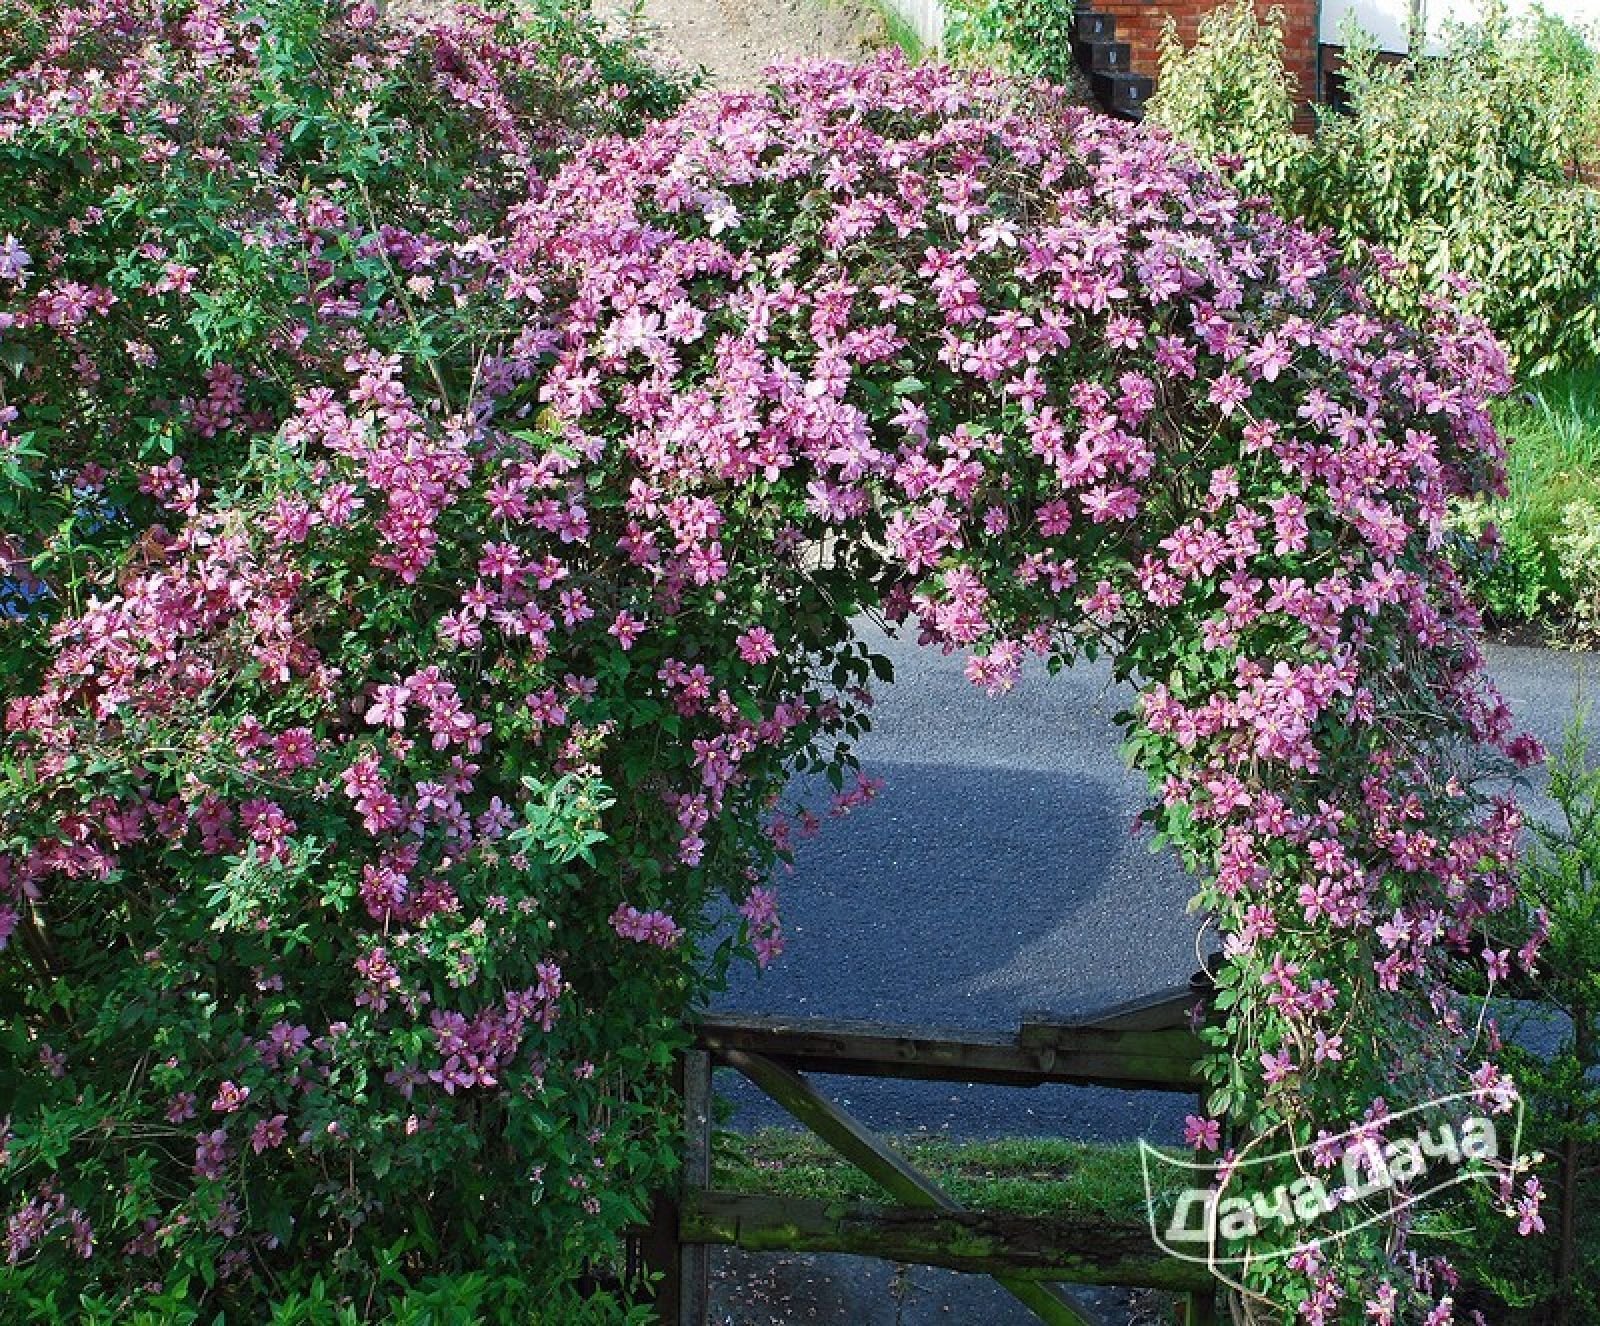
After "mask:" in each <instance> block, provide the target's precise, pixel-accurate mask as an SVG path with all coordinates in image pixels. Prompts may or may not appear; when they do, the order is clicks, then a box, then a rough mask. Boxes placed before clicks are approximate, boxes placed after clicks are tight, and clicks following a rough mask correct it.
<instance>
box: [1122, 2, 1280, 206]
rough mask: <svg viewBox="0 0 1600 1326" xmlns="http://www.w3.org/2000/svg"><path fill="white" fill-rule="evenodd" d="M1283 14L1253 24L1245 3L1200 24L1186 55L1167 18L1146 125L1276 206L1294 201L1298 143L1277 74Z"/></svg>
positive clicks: (1270, 13)
mask: <svg viewBox="0 0 1600 1326" xmlns="http://www.w3.org/2000/svg"><path fill="white" fill-rule="evenodd" d="M1283 24H1284V16H1283V10H1281V9H1279V8H1276V7H1274V8H1273V9H1271V10H1269V11H1268V13H1267V15H1266V17H1265V18H1262V19H1257V17H1256V13H1255V9H1254V7H1253V6H1251V5H1250V4H1248V3H1245V4H1239V5H1224V6H1223V7H1221V8H1220V9H1215V10H1212V11H1211V13H1209V14H1207V15H1206V16H1205V17H1204V18H1202V19H1201V20H1200V30H1199V34H1198V36H1197V37H1196V40H1195V44H1194V46H1193V47H1191V48H1190V49H1189V50H1188V51H1185V50H1184V48H1183V44H1182V42H1181V41H1180V40H1179V38H1178V31H1177V26H1176V25H1175V24H1174V23H1173V22H1172V20H1171V19H1170V18H1169V19H1168V20H1167V25H1166V29H1165V31H1164V32H1163V33H1162V36H1161V77H1160V80H1159V82H1158V83H1157V85H1156V94H1155V96H1154V97H1152V98H1151V99H1150V104H1149V106H1148V108H1147V110H1146V116H1145V117H1146V119H1148V120H1149V121H1150V122H1151V123H1152V124H1158V125H1161V126H1162V127H1163V128H1166V129H1169V130H1171V132H1172V133H1173V134H1175V135H1176V136H1177V137H1179V138H1181V139H1183V140H1184V141H1185V142H1187V143H1189V144H1191V145H1192V146H1193V147H1194V148H1195V149H1196V150H1197V151H1198V152H1199V153H1200V154H1201V155H1202V156H1205V157H1207V158H1209V159H1215V160H1220V161H1222V162H1224V163H1226V165H1227V168H1228V169H1229V170H1230V172H1231V173H1232V175H1233V177H1234V179H1235V180H1236V181H1237V183H1238V184H1239V186H1240V187H1241V188H1242V189H1245V190H1246V191H1248V192H1252V193H1267V194H1270V195H1272V197H1273V198H1274V199H1276V200H1277V201H1278V202H1279V203H1280V205H1282V204H1285V203H1292V201H1293V200H1294V199H1295V198H1296V197H1297V195H1298V189H1299V183H1300V179H1301V174H1302V172H1303V170H1304V159H1305V156H1306V153H1307V151H1308V144H1307V142H1306V140H1305V139H1303V138H1301V137H1300V136H1299V135H1297V134H1296V133H1295V132H1294V131H1293V128H1292V125H1293V122H1294V107H1295V98H1296V96H1297V94H1298V93H1297V89H1296V87H1295V80H1294V77H1293V75H1291V74H1290V73H1289V72H1288V70H1287V69H1286V68H1285V67H1284V59H1283Z"/></svg>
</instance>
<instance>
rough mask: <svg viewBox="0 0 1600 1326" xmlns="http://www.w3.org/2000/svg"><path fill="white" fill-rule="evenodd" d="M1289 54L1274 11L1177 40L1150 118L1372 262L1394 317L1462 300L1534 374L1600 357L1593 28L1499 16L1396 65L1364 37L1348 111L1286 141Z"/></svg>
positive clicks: (1356, 41)
mask: <svg viewBox="0 0 1600 1326" xmlns="http://www.w3.org/2000/svg"><path fill="white" fill-rule="evenodd" d="M1281 50H1282V40H1281V21H1280V20H1279V19H1278V18H1277V17H1275V16H1271V15H1269V16H1268V18H1267V19H1265V20H1258V19H1257V18H1256V17H1255V15H1254V12H1253V10H1252V9H1251V6H1250V5H1249V4H1248V3H1241V4H1237V5H1234V6H1231V7H1229V8H1225V9H1223V10H1220V11H1218V12H1217V13H1215V14H1213V15H1212V16H1211V17H1210V18H1209V19H1208V20H1207V23H1206V25H1205V26H1204V27H1203V29H1202V34H1201V37H1200V40H1199V41H1198V42H1197V44H1196V45H1195V47H1194V48H1193V49H1191V50H1189V51H1184V50H1182V49H1181V48H1180V47H1179V46H1178V44H1177V42H1176V41H1175V40H1172V39H1170V38H1169V40H1168V42H1167V44H1166V47H1165V49H1164V50H1163V54H1162V62H1161V78H1160V92H1159V93H1158V95H1157V97H1156V98H1155V99H1154V100H1153V102H1152V107H1151V115H1152V118H1154V119H1156V120H1158V121H1159V122H1160V123H1163V124H1165V125H1167V126H1168V127H1169V128H1171V129H1172V130H1173V131H1174V132H1175V133H1177V134H1178V135H1179V136H1181V137H1183V138H1185V139H1187V140H1188V141H1190V142H1191V143H1193V144H1194V145H1195V146H1196V147H1197V148H1198V149H1199V150H1200V151H1201V152H1203V153H1205V154H1207V155H1211V156H1215V157H1218V158H1219V159H1220V162H1221V164H1222V165H1223V166H1224V168H1225V169H1227V170H1229V171H1231V172H1232V173H1234V174H1236V175H1237V176H1238V178H1239V179H1240V181H1241V183H1243V184H1244V185H1245V186H1246V187H1247V188H1252V189H1260V190H1264V191H1265V192H1267V193H1269V194H1270V195H1271V196H1272V198H1273V200H1274V201H1275V202H1276V203H1277V204H1278V206H1279V207H1280V208H1281V209H1283V210H1285V211H1287V212H1289V213H1291V214H1294V215H1298V216H1301V217H1303V218H1304V219H1305V220H1306V221H1308V222H1309V223H1311V224H1312V225H1314V226H1329V227H1331V228H1332V229H1333V231H1334V233H1335V234H1336V235H1337V236H1338V238H1339V239H1340V241H1341V243H1342V244H1343V245H1344V247H1345V249H1346V251H1347V253H1348V254H1349V255H1350V256H1351V257H1353V258H1356V259H1361V258H1363V257H1365V256H1367V255H1369V254H1370V255H1374V256H1377V257H1378V258H1379V259H1380V261H1382V262H1383V263H1384V265H1385V268H1386V272H1387V276H1388V279H1387V280H1386V281H1385V282H1384V283H1383V284H1382V286H1381V288H1379V289H1378V290H1377V291H1376V292H1375V293H1376V295H1377V297H1378V299H1379V302H1380V304H1381V305H1382V306H1383V307H1384V308H1385V310H1386V311H1388V312H1391V313H1394V314H1397V315H1400V316H1402V317H1405V318H1407V319H1409V320H1411V321H1417V320H1420V319H1421V318H1422V317H1424V316H1425V309H1426V301H1427V300H1428V298H1429V297H1430V296H1433V295H1436V294H1439V293H1441V292H1443V291H1447V290H1450V291H1460V292H1461V293H1462V295H1463V298H1464V299H1465V301H1466V302H1467V304H1468V306H1469V307H1471V308H1474V309H1475V310H1477V311H1480V312H1481V313H1482V314H1483V315H1484V316H1485V317H1486V318H1487V319H1488V320H1489V322H1490V324H1491V325H1492V326H1493V327H1494V329H1495V331H1496V332H1497V333H1498V334H1499V335H1500V336H1501V338H1502V339H1503V340H1505V342H1506V343H1507V345H1508V346H1509V348H1510V349H1511V350H1512V352H1513V354H1514V356H1515V357H1516V359H1517V362H1518V366H1519V368H1520V370H1521V372H1522V373H1523V374H1524V375H1525V376H1527V377H1533V376H1537V375H1538V374H1541V373H1544V372H1548V371H1550V370H1552V369H1556V368H1559V367H1562V366H1573V365H1580V364H1583V363H1585V362H1587V361H1589V360H1592V359H1594V358H1595V357H1596V356H1597V355H1600V191H1596V189H1594V188H1592V187H1590V186H1589V185H1588V184H1586V183H1584V182H1583V178H1582V177H1583V176H1584V174H1585V172H1589V173H1590V174H1591V176H1592V172H1593V170H1594V168H1595V166H1596V164H1597V156H1596V141H1597V140H1596V125H1597V120H1600V112H1597V111H1596V109H1595V107H1596V106H1597V105H1600V78H1597V73H1596V69H1597V65H1596V57H1595V53H1594V51H1593V50H1592V49H1591V48H1590V47H1589V46H1588V45H1586V43H1585V41H1584V39H1583V37H1582V35H1581V34H1580V33H1578V32H1576V31H1575V30H1573V29H1572V28H1570V27H1567V26H1566V25H1564V24H1562V22H1561V21H1560V20H1559V19H1557V18H1554V17H1552V16H1540V17H1539V18H1537V19H1535V20H1530V21H1529V22H1527V23H1525V24H1522V25H1513V24H1512V23H1510V22H1509V21H1508V20H1507V19H1506V18H1505V17H1504V15H1503V14H1501V13H1495V12H1491V13H1490V14H1489V16H1488V17H1486V18H1485V19H1484V21H1483V22H1481V23H1479V24H1476V25H1472V26H1466V27H1461V28H1458V29H1455V30H1454V31H1452V32H1451V34H1450V35H1449V38H1448V42H1447V46H1446V49H1445V50H1444V52H1443V53H1442V54H1440V55H1438V56H1436V57H1427V58H1422V59H1418V60H1416V61H1404V62H1400V63H1393V62H1388V61H1385V60H1383V59H1381V58H1380V57H1379V55H1378V53H1377V52H1376V50H1374V49H1373V48H1372V46H1371V44H1370V42H1367V41H1364V40H1363V39H1361V38H1360V36H1359V35H1358V34H1353V35H1352V40H1351V42H1350V44H1349V45H1348V46H1347V47H1346V50H1345V67H1344V79H1345V87H1346V91H1347V95H1348V99H1349V108H1348V113H1328V114H1325V115H1324V116H1323V118H1322V120H1321V124H1320V128H1319V132H1318V134H1317V136H1316V138H1315V139H1314V140H1306V139H1301V138H1297V137H1296V136H1294V135H1293V134H1292V133H1291V132H1290V129H1289V125H1288V117H1287V115H1286V109H1287V106H1288V104H1289V99H1288V97H1287V96H1286V89H1287V86H1288V84H1287V81H1286V79H1285V76H1284V75H1283V72H1282V61H1281ZM1462 278H1465V279H1466V280H1467V281H1468V282H1470V283H1471V286H1470V288H1463V287H1462V284H1461V281H1462Z"/></svg>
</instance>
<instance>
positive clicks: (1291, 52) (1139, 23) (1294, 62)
mask: <svg viewBox="0 0 1600 1326" xmlns="http://www.w3.org/2000/svg"><path fill="white" fill-rule="evenodd" d="M1280 3H1281V4H1282V8H1283V13H1284V32H1283V47H1284V62H1285V64H1287V66H1288V68H1289V72H1290V73H1291V74H1292V75H1293V76H1294V78H1295V82H1296V83H1297V84H1298V86H1299V89H1300V114H1299V116H1298V117H1297V120H1296V124H1297V126H1298V127H1302V128H1309V127H1310V125H1311V114H1310V109H1309V107H1310V105H1311V103H1312V102H1314V101H1316V99H1317V93H1318V88H1317V49H1318V37H1319V34H1318V30H1317V27H1318V8H1319V5H1318V0H1280ZM1216 7H1217V0H1079V9H1080V10H1093V11H1094V12H1095V13H1099V14H1109V15H1111V17H1112V18H1114V19H1115V20H1116V22H1117V40H1118V41H1125V42H1127V43H1128V45H1129V46H1130V47H1131V50H1130V52H1129V68H1131V69H1132V70H1133V72H1134V73H1136V74H1150V75H1152V76H1153V75H1155V73H1156V72H1157V57H1156V51H1157V46H1158V43H1159V42H1160V40H1161V29H1162V26H1163V25H1164V24H1165V23H1166V21H1167V19H1168V18H1169V17H1170V18H1172V19H1173V20H1174V21H1175V22H1176V23H1177V26H1178V36H1179V37H1180V38H1181V39H1182V41H1183V44H1184V45H1185V46H1191V45H1193V44H1194V39H1195V36H1196V35H1197V32H1198V30H1199V26H1200V17H1201V15H1203V14H1207V13H1209V12H1210V11H1211V10H1213V9H1215V8H1216ZM1269 8H1271V0H1257V4H1256V9H1257V11H1258V12H1259V13H1260V14H1262V15H1265V14H1266V12H1267V10H1268V9H1269Z"/></svg>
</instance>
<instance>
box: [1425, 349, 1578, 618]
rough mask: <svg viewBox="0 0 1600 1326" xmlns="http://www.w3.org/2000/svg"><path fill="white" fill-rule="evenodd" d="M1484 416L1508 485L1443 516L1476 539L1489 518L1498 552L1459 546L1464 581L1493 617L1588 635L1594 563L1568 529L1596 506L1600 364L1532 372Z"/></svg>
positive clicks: (1463, 504)
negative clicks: (1497, 434) (1496, 495)
mask: <svg viewBox="0 0 1600 1326" xmlns="http://www.w3.org/2000/svg"><path fill="white" fill-rule="evenodd" d="M1494 416H1495V422H1496V424H1497V425H1498V426H1499V428H1500V431H1501V433H1502V434H1503V435H1504V436H1505V438H1506V441H1507V450H1508V457H1507V465H1506V470H1507V484H1508V488H1509V491H1508V493H1507V495H1506V496H1505V497H1503V498H1500V499H1498V500H1495V501H1492V502H1481V501H1478V502H1467V503H1462V504H1461V505H1460V507H1459V508H1458V510H1457V512H1456V514H1455V516H1454V518H1453V521H1452V523H1453V524H1454V525H1455V526H1456V527H1457V528H1458V529H1460V530H1462V531H1463V532H1465V533H1466V534H1468V535H1469V536H1472V537H1473V538H1476V537H1477V535H1478V534H1479V533H1480V532H1481V531H1482V530H1483V528H1484V526H1485V525H1487V524H1489V523H1491V522H1492V523H1493V524H1494V525H1495V526H1496V527H1497V528H1498V529H1499V530H1500V534H1501V536H1502V541H1503V549H1502V552H1501V554H1500V556H1499V558H1498V560H1495V559H1494V558H1493V557H1491V556H1489V555H1488V554H1487V553H1485V552H1484V551H1483V550H1482V549H1481V548H1471V547H1469V548H1466V549H1464V550H1463V553H1462V556H1461V558H1460V559H1459V565H1460V566H1461V569H1462V570H1463V572H1464V573H1465V575H1466V580H1467V585H1468V588H1469V590H1470V591H1471V592H1472V593H1473V595H1474V597H1475V598H1476V599H1477V600H1478V602H1479V604H1480V605H1481V606H1482V607H1483V608H1484V609H1485V611H1486V613H1487V615H1488V618H1489V620H1490V621H1491V622H1492V623H1494V624H1496V625H1500V626H1513V627H1515V626H1522V625H1528V624H1538V625H1542V626H1545V627H1554V628H1557V630H1558V632H1563V633H1565V634H1567V635H1569V636H1570V635H1571V631H1570V629H1569V628H1571V627H1573V626H1574V625H1575V624H1578V623H1583V624H1584V626H1583V632H1584V634H1585V635H1586V636H1587V635H1591V634H1592V633H1593V626H1594V624H1595V622H1596V621H1597V620H1600V602H1597V601H1595V600H1596V586H1597V584H1600V568H1596V567H1594V566H1592V565H1590V564H1589V563H1590V562H1591V561H1592V558H1591V556H1590V551H1589V550H1588V549H1587V547H1586V546H1578V545H1577V544H1575V543H1574V539H1573V530H1574V528H1578V529H1581V530H1587V529H1588V528H1589V527H1590V526H1591V525H1592V524H1593V523H1594V513H1596V512H1600V364H1594V365H1590V366H1588V367H1586V368H1582V369H1575V370H1569V371H1566V372H1562V373H1551V374H1548V375H1546V376H1543V377H1539V378H1536V379H1534V380H1533V381H1532V382H1531V383H1530V384H1528V385H1527V386H1526V387H1523V388H1520V389H1519V390H1517V391H1516V392H1515V393H1514V394H1513V395H1512V396H1511V397H1509V398H1507V399H1506V400H1504V401H1502V402H1500V403H1499V404H1498V405H1496V406H1495V407H1494Z"/></svg>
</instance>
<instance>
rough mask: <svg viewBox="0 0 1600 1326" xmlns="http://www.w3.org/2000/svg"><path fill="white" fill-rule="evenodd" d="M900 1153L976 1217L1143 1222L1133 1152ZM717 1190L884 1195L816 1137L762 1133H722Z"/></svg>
mask: <svg viewBox="0 0 1600 1326" xmlns="http://www.w3.org/2000/svg"><path fill="white" fill-rule="evenodd" d="M890 1141H891V1144H892V1145H893V1146H894V1148H895V1149H896V1150H897V1151H899V1152H900V1154H901V1155H903V1156H904V1157H905V1158H906V1159H907V1160H909V1161H910V1162H911V1163H912V1164H913V1165H915V1166H916V1167H917V1168H918V1169H920V1170H921V1171H922V1172H923V1173H924V1174H926V1175H928V1177H930V1178H932V1179H933V1180H935V1181H936V1182H937V1183H938V1184H939V1186H940V1187H942V1188H943V1189H944V1190H945V1191H946V1192H948V1193H949V1194H950V1196H951V1197H953V1198H955V1200H956V1201H958V1202H960V1203H961V1205H963V1206H966V1207H970V1208H971V1209H973V1210H976V1211H991V1212H1005V1213H1008V1214H1014V1215H1025V1216H1042V1217H1049V1216H1076V1217H1080V1218H1081V1217H1097V1218H1103V1219H1105V1220H1108V1221H1115V1222H1117V1223H1119V1224H1125V1223H1128V1222H1135V1223H1143V1221H1144V1220H1145V1195H1144V1180H1143V1177H1142V1174H1141V1170H1140V1165H1139V1151H1138V1148H1137V1147H1136V1146H1133V1145H1121V1146H1095V1145H1090V1144H1088V1143H1083V1142H1066V1141H1061V1140H1060V1139H1057V1138H1031V1137H1008V1138H1002V1139H999V1140H998V1141H984V1142H960V1141H954V1140H951V1139H948V1138H939V1137H921V1136H916V1137H897V1138H892V1139H890ZM712 1185H713V1186H714V1187H717V1188H723V1189H729V1190H734V1191H738V1192H749V1193H761V1194H768V1195H772V1196H780V1197H809V1198H813V1199H815V1200H818V1201H878V1202H881V1201H884V1200H886V1197H885V1193H884V1191H883V1189H882V1188H880V1187H879V1186H878V1185H877V1184H876V1183H874V1182H873V1181H872V1180H871V1179H869V1178H868V1177H867V1176H866V1175H865V1174H863V1173H861V1171H860V1170H858V1169H856V1168H855V1166H853V1165H851V1164H850V1163H849V1162H847V1161H845V1160H843V1159H841V1158H840V1157H839V1156H838V1155H837V1154H836V1153H835V1152H834V1151H833V1150H831V1149H830V1148H829V1147H828V1146H827V1145H826V1144H825V1143H824V1142H822V1141H821V1140H819V1139H818V1138H816V1137H814V1136H813V1135H812V1134H810V1133H803V1132H797V1131H794V1130H791V1129H786V1128H763V1129H761V1130H760V1131H758V1132H755V1133H718V1134H717V1137H716V1141H715V1145H714V1148H713V1153H712Z"/></svg>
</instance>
